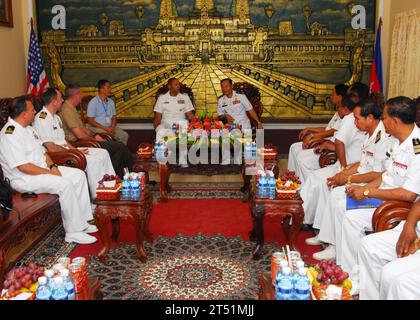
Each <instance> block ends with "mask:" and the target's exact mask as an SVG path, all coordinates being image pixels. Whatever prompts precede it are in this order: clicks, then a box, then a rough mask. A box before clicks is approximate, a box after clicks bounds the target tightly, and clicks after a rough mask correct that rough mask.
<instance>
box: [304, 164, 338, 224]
mask: <svg viewBox="0 0 420 320" xmlns="http://www.w3.org/2000/svg"><path fill="white" fill-rule="evenodd" d="M338 171H339V168H338V166H337V165H332V166H328V167H325V168H322V169H319V170H316V171H314V172H312V173H310V174H309V176H308V179H306V180H305V182H304V183H303V185H302V189H301V191H300V196H301V197H302V200H303V201H304V203H303V209H304V212H305V218H304V220H303V223H304V224H314V221H315V216H316V214H317V207H318V204H319V203H320V202H322V201H326V198H327V196H328V193H329V189H328V187H327V178H329V177H331V176H333V175H335V174H336V173H337V172H338ZM323 186H325V189H324V188H323ZM320 215H321V214H320ZM314 227H315V226H314Z"/></svg>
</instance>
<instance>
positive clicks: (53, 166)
mask: <svg viewBox="0 0 420 320" xmlns="http://www.w3.org/2000/svg"><path fill="white" fill-rule="evenodd" d="M49 168H50V170H52V169H53V168H58V166H57V165H56V164H55V163H54V164H52V165H50V166H49Z"/></svg>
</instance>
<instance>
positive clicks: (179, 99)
mask: <svg viewBox="0 0 420 320" xmlns="http://www.w3.org/2000/svg"><path fill="white" fill-rule="evenodd" d="M190 111H194V106H193V104H192V102H191V99H190V97H189V96H188V95H187V94H182V93H179V94H178V95H177V96H175V97H173V96H171V95H170V93H169V92H168V93H166V94H163V95H161V96H160V97H159V98H158V100H157V102H156V105H155V109H154V112H158V113H161V114H162V123H161V125H163V126H164V127H165V128H166V129H172V126H173V125H174V124H178V123H179V121H182V120H185V119H186V113H188V112H190Z"/></svg>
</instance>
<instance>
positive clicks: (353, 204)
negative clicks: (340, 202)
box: [347, 196, 384, 210]
mask: <svg viewBox="0 0 420 320" xmlns="http://www.w3.org/2000/svg"><path fill="white" fill-rule="evenodd" d="M382 203H384V200H380V199H377V198H369V199H364V200H360V201H358V200H354V199H353V198H351V197H350V196H347V210H356V209H372V208H377V207H379V206H380V205H381V204H382Z"/></svg>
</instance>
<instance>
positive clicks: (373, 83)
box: [369, 19, 384, 93]
mask: <svg viewBox="0 0 420 320" xmlns="http://www.w3.org/2000/svg"><path fill="white" fill-rule="evenodd" d="M381 30H382V19H380V20H379V25H378V32H377V34H376V45H375V53H374V57H373V62H372V71H371V73H370V81H369V88H370V93H375V92H380V93H383V89H384V87H383V76H382V49H381Z"/></svg>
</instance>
